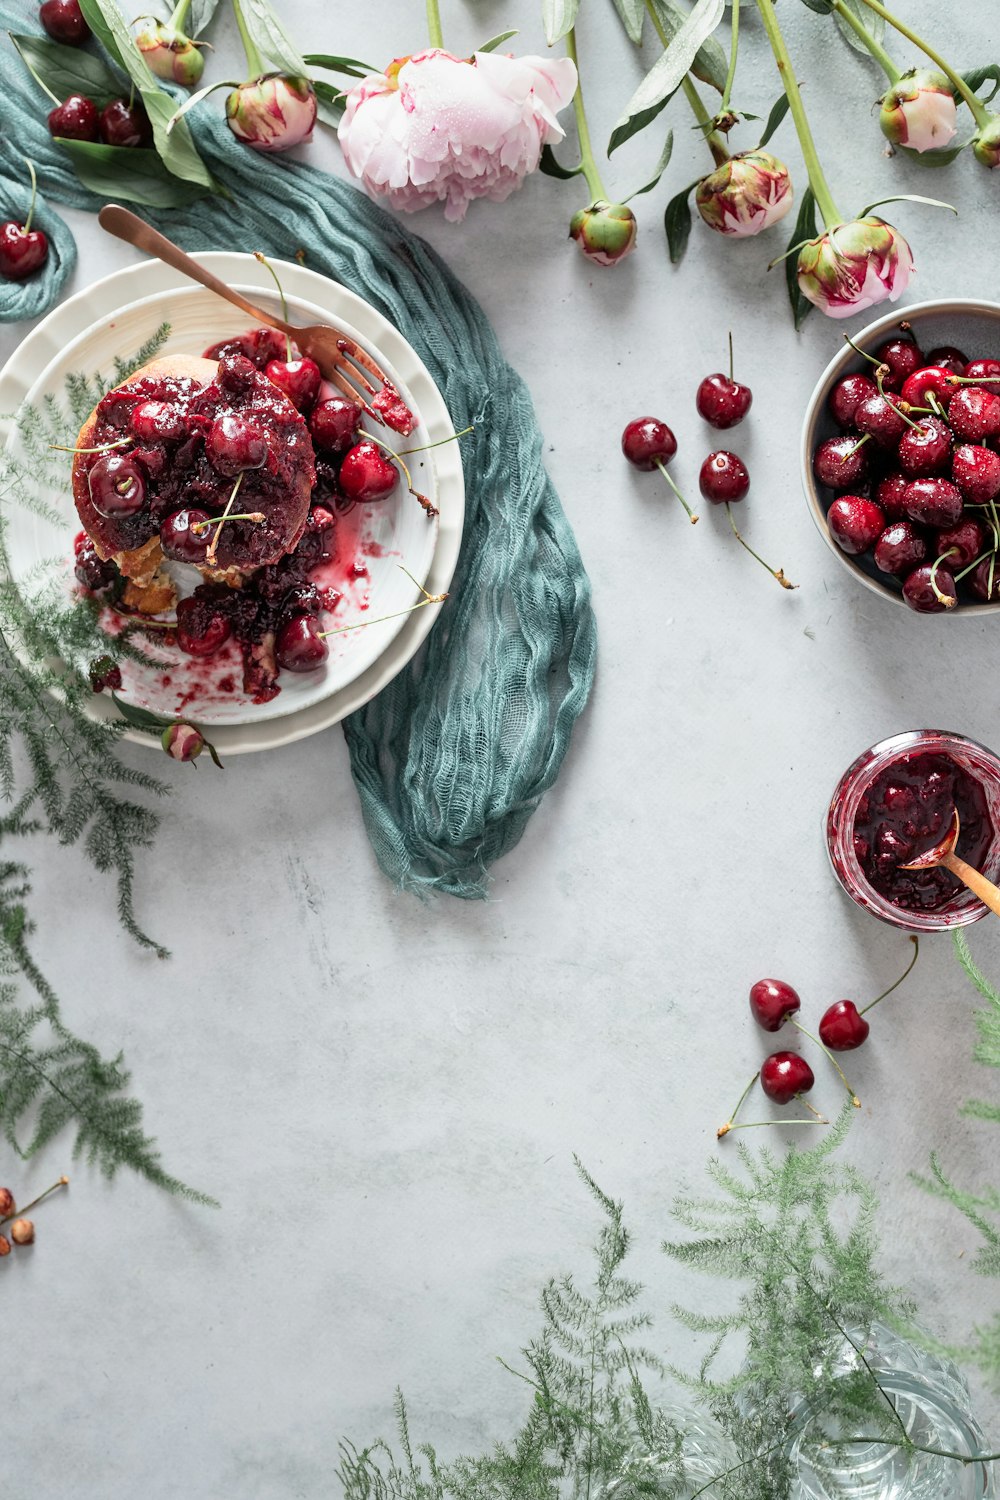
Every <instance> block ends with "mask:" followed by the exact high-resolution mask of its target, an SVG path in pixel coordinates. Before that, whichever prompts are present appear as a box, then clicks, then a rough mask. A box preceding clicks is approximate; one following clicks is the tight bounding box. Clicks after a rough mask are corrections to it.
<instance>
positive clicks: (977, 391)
mask: <svg viewBox="0 0 1000 1500" xmlns="http://www.w3.org/2000/svg"><path fill="white" fill-rule="evenodd" d="M948 421H949V422H950V423H951V426H952V430H953V431H954V433H955V436H956V437H960V438H964V439H965V440H966V442H971V443H981V442H982V441H983V439H984V438H989V437H996V436H997V434H998V433H1000V394H998V393H997V392H996V391H995V390H994V391H987V390H983V389H982V387H981V386H978V385H964V386H962V387H961V388H960V389H959V390H957V391H956V392H955V394H954V396H952V398H951V401H950V402H949V404H948Z"/></svg>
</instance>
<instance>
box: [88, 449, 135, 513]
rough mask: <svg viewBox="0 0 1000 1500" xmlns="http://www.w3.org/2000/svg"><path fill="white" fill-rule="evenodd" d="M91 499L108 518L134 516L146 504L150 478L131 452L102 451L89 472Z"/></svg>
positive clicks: (96, 508) (94, 505)
mask: <svg viewBox="0 0 1000 1500" xmlns="http://www.w3.org/2000/svg"><path fill="white" fill-rule="evenodd" d="M87 484H88V487H89V489H90V499H91V503H92V504H93V507H94V509H95V510H96V511H97V513H98V515H100V516H104V517H105V518H106V519H109V520H111V519H115V520H117V519H119V518H121V517H123V516H134V515H135V513H136V512H137V511H140V510H142V507H143V506H144V505H145V503H146V479H145V475H144V474H143V472H142V470H141V469H140V468H139V466H138V464H137V463H135V462H134V460H133V459H132V457H131V455H130V454H127V453H119V452H112V453H102V454H101V456H100V457H99V458H98V459H97V460H96V461H95V462H94V464H93V465H92V466H91V469H90V471H89V473H88V474H87Z"/></svg>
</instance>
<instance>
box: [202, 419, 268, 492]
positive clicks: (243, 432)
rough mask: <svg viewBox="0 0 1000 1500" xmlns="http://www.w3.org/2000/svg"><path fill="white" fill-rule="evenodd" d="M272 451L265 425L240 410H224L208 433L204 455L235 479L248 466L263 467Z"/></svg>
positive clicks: (213, 466) (228, 476) (249, 467)
mask: <svg viewBox="0 0 1000 1500" xmlns="http://www.w3.org/2000/svg"><path fill="white" fill-rule="evenodd" d="M269 451H270V450H269V449H268V445H267V436H266V434H265V432H264V430H263V428H262V427H261V426H260V425H259V424H258V423H256V422H251V421H249V420H248V419H247V418H246V417H241V416H240V415H239V413H238V412H234V411H226V412H223V413H222V415H221V416H218V417H216V419H215V421H214V422H213V423H212V425H211V427H210V428H209V429H208V432H207V433H206V435H205V456H206V457H207V459H208V461H209V463H210V464H211V465H212V468H213V469H215V470H217V471H218V473H220V474H225V476H226V478H227V479H235V477H236V475H237V474H242V473H244V472H245V471H246V470H247V469H262V468H263V467H264V465H265V464H266V463H267V458H268V453H269Z"/></svg>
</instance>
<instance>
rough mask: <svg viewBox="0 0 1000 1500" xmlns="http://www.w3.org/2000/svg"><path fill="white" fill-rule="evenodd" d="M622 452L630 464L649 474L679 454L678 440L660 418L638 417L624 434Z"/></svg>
mask: <svg viewBox="0 0 1000 1500" xmlns="http://www.w3.org/2000/svg"><path fill="white" fill-rule="evenodd" d="M622 452H623V453H624V455H625V457H626V458H627V459H628V461H629V463H630V464H634V466H635V467H636V468H637V469H642V470H643V471H644V472H648V471H649V470H650V469H655V468H656V467H657V465H658V464H666V463H669V462H670V460H671V459H672V458H673V456H674V454H675V453H676V452H677V439H676V438H675V437H674V435H673V433H672V432H671V430H670V428H669V427H668V426H667V424H666V422H661V421H660V420H659V418H658V417H636V419H635V421H634V422H630V423H629V424H628V426H627V427H626V428H625V431H624V432H623V433H622Z"/></svg>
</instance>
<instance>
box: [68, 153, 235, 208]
mask: <svg viewBox="0 0 1000 1500" xmlns="http://www.w3.org/2000/svg"><path fill="white" fill-rule="evenodd" d="M56 144H57V145H58V146H61V147H62V148H63V150H64V151H66V152H68V153H69V155H70V156H71V157H72V159H73V168H74V170H75V172H76V175H77V177H79V179H80V181H81V182H82V183H83V185H84V187H85V188H89V189H90V191H91V192H92V193H97V194H99V196H100V197H102V198H114V199H116V200H117V199H119V198H123V199H125V200H126V202H129V203H148V204H149V205H150V207H151V208H181V207H183V206H184V204H186V203H193V202H194V200H195V199H196V198H203V197H204V196H205V194H206V192H207V191H208V189H207V188H203V187H198V186H197V185H196V184H195V183H191V182H184V181H182V179H181V178H180V177H174V176H172V175H171V174H170V173H169V172H168V171H167V169H166V167H165V166H164V165H163V162H162V161H161V160H160V158H159V157H158V156H157V154H156V152H155V151H147V150H144V149H143V148H142V147H135V146H103V145H101V144H100V143H99V142H98V141H65V140H61V139H59V138H58V137H57V139H56Z"/></svg>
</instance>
